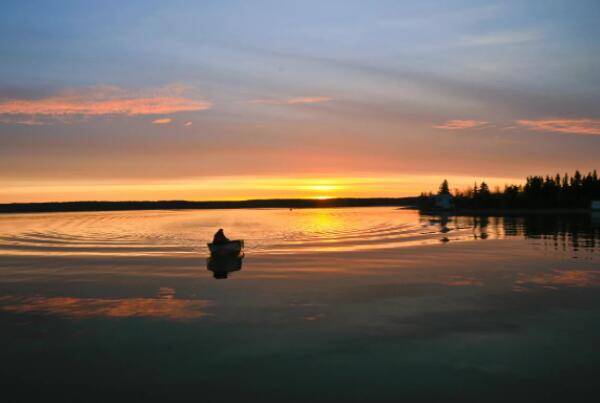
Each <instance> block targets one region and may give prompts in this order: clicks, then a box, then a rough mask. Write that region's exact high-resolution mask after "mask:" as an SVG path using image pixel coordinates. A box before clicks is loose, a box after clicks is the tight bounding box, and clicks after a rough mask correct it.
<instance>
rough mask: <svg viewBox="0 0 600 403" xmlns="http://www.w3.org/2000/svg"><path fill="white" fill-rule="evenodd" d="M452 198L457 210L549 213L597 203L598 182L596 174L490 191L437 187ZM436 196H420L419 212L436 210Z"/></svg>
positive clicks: (478, 187)
mask: <svg viewBox="0 0 600 403" xmlns="http://www.w3.org/2000/svg"><path fill="white" fill-rule="evenodd" d="M444 194H447V195H450V196H452V203H453V207H454V208H457V209H490V208H491V209H517V208H523V209H552V208H590V207H591V204H592V201H594V200H598V201H600V179H599V178H598V174H597V172H596V170H594V171H592V172H588V173H587V174H585V175H584V174H582V173H581V172H579V171H575V173H574V174H573V175H568V174H564V175H563V176H561V175H560V174H556V175H554V176H549V175H546V176H529V177H527V179H526V181H525V183H524V184H523V185H514V184H511V185H505V186H504V189H500V188H495V189H494V190H490V188H489V186H488V185H487V184H486V183H485V182H481V183H480V184H477V183H475V184H474V186H473V187H472V188H468V189H465V190H459V189H455V190H454V191H451V190H450V185H449V184H448V181H447V180H444V181H443V182H442V184H441V185H440V188H439V191H438V193H437V195H444ZM435 196H436V194H433V193H422V194H421V196H420V197H419V206H420V207H421V208H428V207H430V208H435V200H436V197H435Z"/></svg>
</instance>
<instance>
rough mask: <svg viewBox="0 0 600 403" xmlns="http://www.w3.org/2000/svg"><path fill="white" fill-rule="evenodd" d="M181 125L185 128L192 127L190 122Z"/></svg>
mask: <svg viewBox="0 0 600 403" xmlns="http://www.w3.org/2000/svg"><path fill="white" fill-rule="evenodd" d="M183 125H184V126H185V127H190V126H191V125H192V122H185V123H184V124H183Z"/></svg>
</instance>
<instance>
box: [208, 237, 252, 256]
mask: <svg viewBox="0 0 600 403" xmlns="http://www.w3.org/2000/svg"><path fill="white" fill-rule="evenodd" d="M207 245H208V249H210V254H211V255H213V256H238V255H240V254H241V253H242V250H243V249H244V241H242V240H238V241H227V242H219V243H209V244H207Z"/></svg>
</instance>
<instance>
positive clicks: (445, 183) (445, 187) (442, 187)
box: [438, 179, 450, 194]
mask: <svg viewBox="0 0 600 403" xmlns="http://www.w3.org/2000/svg"><path fill="white" fill-rule="evenodd" d="M438 194H450V187H449V186H448V181H447V180H446V179H444V181H443V182H442V184H441V185H440V190H439V192H438Z"/></svg>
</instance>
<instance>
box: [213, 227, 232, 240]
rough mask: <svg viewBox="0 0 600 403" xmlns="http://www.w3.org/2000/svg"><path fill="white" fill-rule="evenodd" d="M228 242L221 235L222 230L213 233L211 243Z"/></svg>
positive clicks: (223, 235)
mask: <svg viewBox="0 0 600 403" xmlns="http://www.w3.org/2000/svg"><path fill="white" fill-rule="evenodd" d="M226 242H229V238H227V237H226V236H225V234H224V233H223V228H219V230H218V231H217V232H216V233H215V236H214V237H213V243H226Z"/></svg>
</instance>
